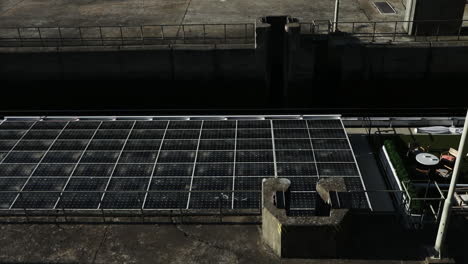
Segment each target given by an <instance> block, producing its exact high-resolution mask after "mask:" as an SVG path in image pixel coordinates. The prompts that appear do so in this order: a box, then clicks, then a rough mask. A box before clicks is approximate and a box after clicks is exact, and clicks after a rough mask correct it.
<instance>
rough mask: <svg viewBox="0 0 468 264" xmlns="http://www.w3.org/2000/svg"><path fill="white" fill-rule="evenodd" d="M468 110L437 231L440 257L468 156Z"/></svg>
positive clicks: (437, 250) (435, 246) (436, 245)
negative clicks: (459, 179)
mask: <svg viewBox="0 0 468 264" xmlns="http://www.w3.org/2000/svg"><path fill="white" fill-rule="evenodd" d="M467 134H468V111H467V112H466V118H465V126H464V128H463V134H462V136H461V139H460V144H459V147H458V153H459V155H458V157H457V160H456V161H455V167H454V168H453V174H452V179H451V181H450V188H449V191H448V193H447V197H446V198H445V202H444V209H443V211H442V216H441V218H440V224H439V230H438V231H437V238H436V242H435V245H434V249H435V251H436V252H437V254H438V256H436V257H438V258H441V257H442V246H443V244H444V242H445V237H446V236H447V229H448V223H449V221H450V214H451V212H452V210H451V209H452V198H453V193H454V191H455V185H456V184H457V179H458V176H459V174H460V165H461V163H462V162H463V160H464V159H465V158H466V154H467V152H468V141H467Z"/></svg>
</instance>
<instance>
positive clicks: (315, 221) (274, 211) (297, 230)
mask: <svg viewBox="0 0 468 264" xmlns="http://www.w3.org/2000/svg"><path fill="white" fill-rule="evenodd" d="M322 180H323V179H321V180H320V181H322ZM322 184H323V185H320V186H319V187H318V188H317V190H318V191H319V190H320V191H321V192H326V193H328V192H330V191H333V190H337V191H346V187H345V186H344V180H343V179H339V180H337V179H336V178H333V179H331V180H329V181H328V180H323V181H322ZM289 185H290V181H289V180H288V179H285V178H270V179H264V180H263V182H262V237H263V240H264V242H265V243H266V244H267V245H268V246H269V247H271V248H272V249H273V251H274V252H275V254H276V255H277V256H280V257H282V258H333V257H343V256H344V255H345V253H344V249H345V248H348V247H349V246H348V244H349V243H347V240H349V239H350V238H351V237H350V236H349V227H350V226H349V224H350V223H351V222H350V219H351V218H350V214H349V210H348V209H332V210H331V211H330V215H329V216H309V217H291V216H288V215H287V213H286V209H280V208H278V207H277V206H276V205H274V203H273V196H274V195H275V194H276V193H277V192H281V191H283V192H284V191H286V190H287V189H288V188H289ZM317 186H318V184H317ZM322 195H323V196H326V195H325V194H321V197H322V198H323V196H322ZM286 199H287V198H286Z"/></svg>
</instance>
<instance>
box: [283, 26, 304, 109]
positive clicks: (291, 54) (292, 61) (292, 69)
mask: <svg viewBox="0 0 468 264" xmlns="http://www.w3.org/2000/svg"><path fill="white" fill-rule="evenodd" d="M285 30H286V58H285V64H284V66H285V69H284V72H285V75H286V76H285V78H284V82H285V83H284V86H283V96H284V100H285V105H286V106H289V102H290V101H291V100H290V99H291V96H294V94H295V93H296V91H294V90H291V89H293V87H290V86H289V83H291V82H292V81H294V77H295V73H296V65H297V59H296V57H297V56H299V49H300V34H301V25H300V24H299V22H298V21H295V22H291V23H288V24H286V26H285Z"/></svg>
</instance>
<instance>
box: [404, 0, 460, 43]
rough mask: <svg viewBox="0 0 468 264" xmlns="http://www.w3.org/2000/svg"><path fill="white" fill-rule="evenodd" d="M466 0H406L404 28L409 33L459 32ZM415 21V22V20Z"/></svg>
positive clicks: (444, 33)
mask: <svg viewBox="0 0 468 264" xmlns="http://www.w3.org/2000/svg"><path fill="white" fill-rule="evenodd" d="M465 4H466V0H406V13H405V21H411V22H405V23H404V25H403V26H404V28H405V30H407V31H408V34H409V35H437V34H439V35H453V34H458V32H459V30H460V27H461V23H462V21H461V20H463V13H464V11H465ZM413 21H414V22H413Z"/></svg>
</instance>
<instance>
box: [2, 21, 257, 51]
mask: <svg viewBox="0 0 468 264" xmlns="http://www.w3.org/2000/svg"><path fill="white" fill-rule="evenodd" d="M253 43H255V25H254V23H240V24H182V25H141V26H79V27H0V47H1V46H3V47H61V46H124V45H166V44H253Z"/></svg>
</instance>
